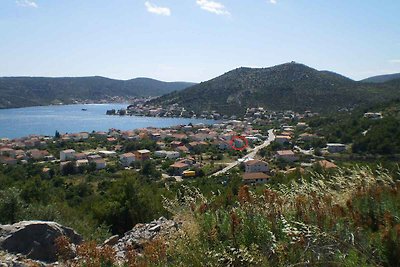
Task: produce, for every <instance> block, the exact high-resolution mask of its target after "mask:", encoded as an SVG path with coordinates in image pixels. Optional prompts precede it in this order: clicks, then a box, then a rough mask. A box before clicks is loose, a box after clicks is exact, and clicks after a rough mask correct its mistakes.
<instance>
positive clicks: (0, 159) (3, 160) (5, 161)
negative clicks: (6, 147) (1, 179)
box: [0, 156, 18, 165]
mask: <svg viewBox="0 0 400 267" xmlns="http://www.w3.org/2000/svg"><path fill="white" fill-rule="evenodd" d="M0 163H2V164H7V165H15V164H17V163H18V160H17V159H13V158H10V157H7V156H0Z"/></svg>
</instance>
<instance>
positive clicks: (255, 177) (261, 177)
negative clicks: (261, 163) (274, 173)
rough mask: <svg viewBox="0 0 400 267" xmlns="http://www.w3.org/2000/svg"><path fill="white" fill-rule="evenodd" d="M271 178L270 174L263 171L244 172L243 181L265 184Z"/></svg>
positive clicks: (252, 183)
mask: <svg viewBox="0 0 400 267" xmlns="http://www.w3.org/2000/svg"><path fill="white" fill-rule="evenodd" d="M269 178H270V177H269V176H268V175H266V174H265V173H262V172H252V173H244V174H243V176H242V179H243V183H245V184H251V185H257V184H265V183H266V182H268V180H269Z"/></svg>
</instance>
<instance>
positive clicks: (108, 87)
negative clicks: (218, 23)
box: [0, 76, 194, 108]
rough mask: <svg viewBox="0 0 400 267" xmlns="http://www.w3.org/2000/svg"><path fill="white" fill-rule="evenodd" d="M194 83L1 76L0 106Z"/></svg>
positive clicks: (156, 92)
mask: <svg viewBox="0 0 400 267" xmlns="http://www.w3.org/2000/svg"><path fill="white" fill-rule="evenodd" d="M191 85H194V83H189V82H163V81H159V80H156V79H152V78H145V77H139V78H133V79H129V80H117V79H111V78H107V77H102V76H86V77H29V76H20V77H0V108H13V107H24V106H38V105H48V104H52V103H57V102H58V103H59V102H62V103H66V104H69V103H73V102H74V101H75V100H81V101H82V100H91V101H97V100H102V99H106V98H109V97H115V96H119V97H149V96H160V95H164V94H166V93H170V92H173V91H175V90H182V89H185V88H187V87H189V86H191Z"/></svg>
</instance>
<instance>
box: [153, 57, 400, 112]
mask: <svg viewBox="0 0 400 267" xmlns="http://www.w3.org/2000/svg"><path fill="white" fill-rule="evenodd" d="M399 88H400V84H396V83H393V84H379V85H376V84H364V83H361V82H356V81H353V80H351V79H349V78H346V77H344V76H342V75H339V74H336V73H333V72H329V71H318V70H315V69H313V68H310V67H307V66H305V65H302V64H298V63H287V64H282V65H278V66H274V67H270V68H256V69H252V68H238V69H235V70H232V71H230V72H227V73H225V74H224V75H222V76H219V77H217V78H214V79H212V80H210V81H207V82H202V83H200V84H197V85H194V86H192V87H189V88H187V89H185V90H183V91H180V92H173V93H171V94H168V95H165V96H162V97H160V98H158V99H156V100H154V101H152V102H151V103H154V104H161V105H170V104H173V103H177V104H179V105H181V106H183V107H185V108H186V109H188V110H193V111H195V112H201V111H203V110H216V111H218V112H220V113H222V114H227V115H230V114H239V113H242V112H244V110H245V109H246V108H247V107H255V106H263V107H267V108H269V109H272V110H283V109H286V110H287V109H292V110H306V109H312V110H314V111H327V110H338V109H340V108H344V107H353V106H355V105H362V104H370V103H375V102H381V101H384V100H387V99H391V98H393V97H394V96H395V95H396V94H397V92H399V91H400V90H399Z"/></svg>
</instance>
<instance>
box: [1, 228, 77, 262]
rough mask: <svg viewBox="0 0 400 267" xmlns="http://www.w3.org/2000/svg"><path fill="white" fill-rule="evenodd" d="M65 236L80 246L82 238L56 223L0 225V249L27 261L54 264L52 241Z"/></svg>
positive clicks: (54, 251)
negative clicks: (20, 256) (22, 256)
mask: <svg viewBox="0 0 400 267" xmlns="http://www.w3.org/2000/svg"><path fill="white" fill-rule="evenodd" d="M60 236H66V237H68V238H69V240H70V242H71V243H72V244H75V245H77V244H80V243H81V242H82V237H81V236H80V235H79V234H77V233H76V232H75V231H74V230H73V229H71V228H68V227H64V226H62V225H60V224H58V223H56V222H46V221H22V222H18V223H15V224H12V225H0V248H1V249H3V250H5V251H7V252H9V253H13V254H18V253H20V254H22V255H24V256H26V257H27V258H29V259H33V260H39V261H43V262H55V261H56V260H57V251H56V247H55V244H54V241H55V239H56V238H57V237H60Z"/></svg>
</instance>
